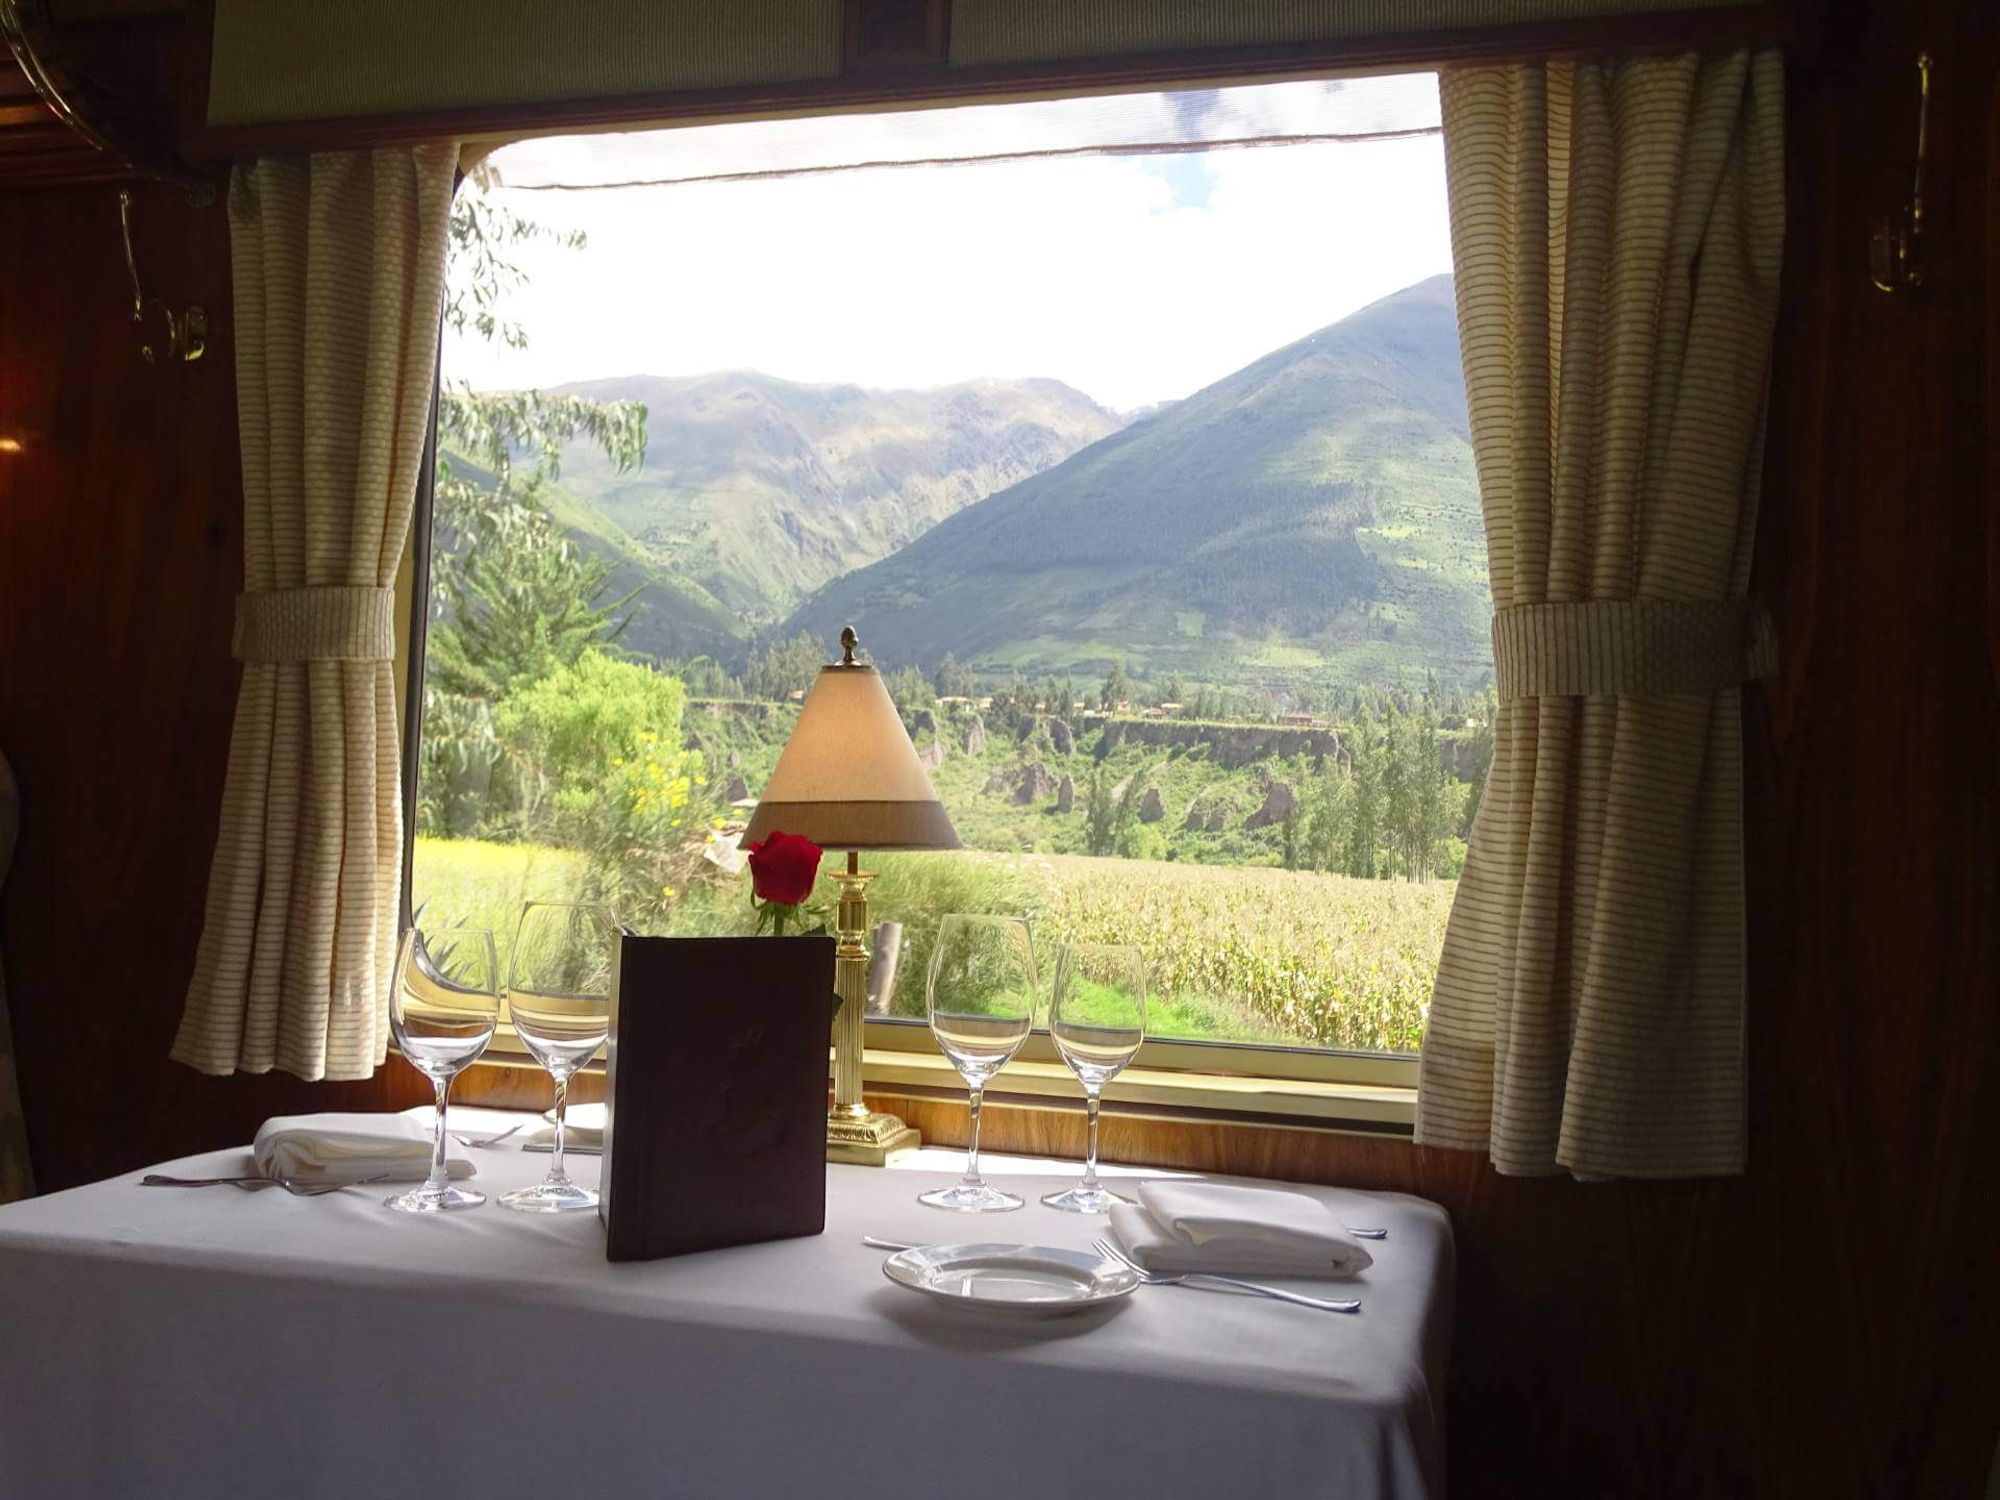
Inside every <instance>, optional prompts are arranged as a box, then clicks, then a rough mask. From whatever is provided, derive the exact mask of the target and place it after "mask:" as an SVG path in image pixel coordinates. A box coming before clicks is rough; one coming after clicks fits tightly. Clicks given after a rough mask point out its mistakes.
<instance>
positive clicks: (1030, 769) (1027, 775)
mask: <svg viewBox="0 0 2000 1500" xmlns="http://www.w3.org/2000/svg"><path fill="white" fill-rule="evenodd" d="M1055 789H1056V784H1055V779H1054V778H1053V777H1051V776H1050V775H1049V768H1048V767H1047V766H1045V765H1043V764H1042V763H1041V762H1040V761H1034V762H1033V763H1031V764H1030V765H1028V766H1027V767H1026V768H1025V769H1023V770H1022V772H1021V780H1020V782H1019V784H1018V785H1016V786H1015V788H1014V801H1016V802H1018V803H1019V804H1020V805H1021V806H1023V807H1026V806H1027V805H1028V804H1029V803H1031V802H1040V801H1041V800H1042V799H1043V798H1045V797H1049V796H1052V795H1053V794H1054V792H1055Z"/></svg>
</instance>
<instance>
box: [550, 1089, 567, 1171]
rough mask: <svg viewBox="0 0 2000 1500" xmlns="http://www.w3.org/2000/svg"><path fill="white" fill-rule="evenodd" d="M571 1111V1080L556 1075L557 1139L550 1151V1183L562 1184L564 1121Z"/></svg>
mask: <svg viewBox="0 0 2000 1500" xmlns="http://www.w3.org/2000/svg"><path fill="white" fill-rule="evenodd" d="M568 1110H569V1079H568V1078H567V1077H565V1076H562V1075H556V1138H555V1143H554V1145H553V1146H551V1147H550V1150H549V1181H550V1182H562V1181H564V1180H565V1178H566V1175H567V1174H565V1173H564V1171H563V1119H564V1117H565V1115H566V1114H567V1113H568Z"/></svg>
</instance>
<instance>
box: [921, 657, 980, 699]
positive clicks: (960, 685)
mask: <svg viewBox="0 0 2000 1500" xmlns="http://www.w3.org/2000/svg"><path fill="white" fill-rule="evenodd" d="M931 680H932V682H933V683H934V684H935V685H936V687H937V694H938V696H939V697H940V698H970V697H971V696H972V686H973V684H972V669H971V668H970V667H961V666H960V665H959V664H958V658H957V657H955V656H953V655H952V654H951V653H950V652H949V651H947V652H945V654H944V660H943V661H941V662H939V663H938V666H937V672H936V673H935V674H934V675H933V677H932V679H931Z"/></svg>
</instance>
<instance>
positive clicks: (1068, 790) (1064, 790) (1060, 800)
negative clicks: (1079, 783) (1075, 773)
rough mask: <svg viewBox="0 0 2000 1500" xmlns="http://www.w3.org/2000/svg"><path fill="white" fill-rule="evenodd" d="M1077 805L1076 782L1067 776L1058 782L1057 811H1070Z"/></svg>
mask: <svg viewBox="0 0 2000 1500" xmlns="http://www.w3.org/2000/svg"><path fill="white" fill-rule="evenodd" d="M1075 806H1076V783H1075V782H1074V781H1073V780H1071V779H1070V778H1069V777H1067V776H1065V777H1063V779H1062V780H1061V781H1058V782H1057V783H1056V811H1057V812H1059V813H1066V812H1069V811H1070V810H1071V809H1072V808H1074V807H1075Z"/></svg>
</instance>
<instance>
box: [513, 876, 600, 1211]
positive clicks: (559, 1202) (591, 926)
mask: <svg viewBox="0 0 2000 1500" xmlns="http://www.w3.org/2000/svg"><path fill="white" fill-rule="evenodd" d="M617 962H618V923H617V921H616V920H615V919H614V918H613V917H612V915H611V913H610V912H609V911H607V910H605V908H603V907H601V906H592V905H588V904H585V903H580V902H568V901H533V902H530V903H529V904H528V905H527V907H525V908H524V909H523V910H522V912H521V927H520V930H519V931H518V932H516V933H515V935H514V956H513V958H512V960H511V961H510V962H509V963H508V966H507V1011H508V1014H509V1015H510V1016H511V1017H512V1018H513V1021H514V1030H515V1031H516V1032H517V1033H519V1035H520V1038H521V1043H522V1045H523V1046H525V1047H526V1048H527V1049H528V1051H530V1052H531V1053H533V1054H534V1057H535V1061H536V1062H538V1063H540V1064H541V1065H542V1066H543V1067H545V1068H547V1069H548V1070H549V1077H551V1078H553V1079H554V1080H555V1085H556V1108H555V1124H556V1130H555V1140H554V1142H553V1143H552V1145H551V1149H550V1152H549V1174H548V1176H546V1177H544V1178H543V1179H542V1180H541V1181H540V1182H538V1183H536V1184H535V1185H534V1186H533V1187H524V1188H516V1189H514V1191H513V1192H511V1193H503V1194H502V1195H501V1198H500V1203H501V1206H502V1207H505V1208H518V1209H522V1210H524V1211H526V1212H529V1213H568V1212H570V1211H572V1210H574V1209H580V1208H595V1207H596V1206H597V1194H596V1192H595V1191H594V1190H593V1189H591V1188H587V1187H579V1186H578V1185H577V1184H576V1183H574V1182H571V1181H570V1180H569V1175H568V1174H567V1172H565V1171H564V1168H563V1127H564V1122H565V1119H566V1115H567V1110H568V1105H569V1081H570V1079H571V1078H573V1077H574V1076H575V1075H576V1071H577V1069H579V1068H581V1067H582V1066H583V1065H584V1064H585V1063H587V1062H589V1061H590V1060H591V1059H592V1058H593V1057H595V1056H596V1055H597V1053H598V1051H599V1049H600V1048H602V1047H603V1046H604V1043H605V1040H606V1039H607V1038H608V1037H609V1036H610V1035H611V974H612V970H613V968H614V967H615V966H616V964H617Z"/></svg>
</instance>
